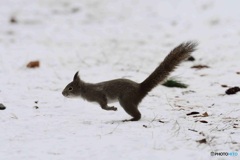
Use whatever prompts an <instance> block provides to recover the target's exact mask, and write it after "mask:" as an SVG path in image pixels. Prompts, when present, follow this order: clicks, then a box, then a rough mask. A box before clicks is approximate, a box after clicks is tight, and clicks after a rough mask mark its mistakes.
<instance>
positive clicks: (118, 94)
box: [62, 41, 197, 121]
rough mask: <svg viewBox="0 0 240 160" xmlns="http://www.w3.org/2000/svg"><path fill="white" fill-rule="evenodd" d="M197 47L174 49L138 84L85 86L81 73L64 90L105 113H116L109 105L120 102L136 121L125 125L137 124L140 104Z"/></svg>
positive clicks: (124, 81)
mask: <svg viewBox="0 0 240 160" xmlns="http://www.w3.org/2000/svg"><path fill="white" fill-rule="evenodd" d="M196 46H197V43H195V42H191V41H189V42H186V43H182V44H180V45H179V46H177V47H176V48H174V49H173V50H172V51H171V52H170V53H169V54H168V55H167V57H166V58H165V59H164V60H163V62H162V63H161V64H160V65H159V66H158V67H157V68H156V69H155V70H154V71H153V73H152V74H150V75H149V76H148V77H147V78H146V79H145V80H144V81H143V82H141V83H137V82H134V81H131V80H129V79H114V80H110V81H105V82H100V83H94V84H92V83H86V82H84V81H82V80H81V78H80V77H79V74H78V72H77V73H75V75H74V78H73V81H72V82H71V83H69V84H68V85H67V86H66V87H65V89H64V90H63V92H62V94H63V96H65V97H67V98H73V97H82V98H83V99H86V100H87V101H90V102H97V103H98V104H99V105H100V106H101V108H102V109H104V110H108V111H109V110H112V111H116V110H117V108H116V107H114V106H108V103H110V102H117V101H118V102H119V103H120V105H121V106H122V107H123V109H124V110H125V111H126V112H127V113H128V114H129V115H130V116H132V117H133V118H131V119H129V120H124V121H138V120H139V119H141V113H140V112H139V110H138V104H139V103H140V102H141V101H142V99H143V98H144V97H145V96H146V95H147V94H148V92H150V91H151V90H152V89H153V88H154V87H156V86H157V85H158V84H159V83H161V82H162V81H163V80H164V79H166V78H167V77H168V76H169V74H170V73H171V72H172V71H174V69H175V68H176V67H177V66H178V65H179V64H180V63H181V62H182V61H183V60H185V59H186V58H188V57H189V56H190V54H191V53H192V52H194V51H195V50H196Z"/></svg>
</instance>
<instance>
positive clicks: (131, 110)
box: [119, 99, 141, 122]
mask: <svg viewBox="0 0 240 160" xmlns="http://www.w3.org/2000/svg"><path fill="white" fill-rule="evenodd" d="M128 102H129V103H128ZM119 103H120V105H121V106H122V107H123V109H124V110H125V111H126V112H127V113H128V114H129V115H130V116H132V117H133V118H131V119H128V120H123V122H127V121H138V120H139V119H141V113H140V112H139V110H138V107H137V105H135V104H133V103H132V102H131V101H125V100H122V99H119Z"/></svg>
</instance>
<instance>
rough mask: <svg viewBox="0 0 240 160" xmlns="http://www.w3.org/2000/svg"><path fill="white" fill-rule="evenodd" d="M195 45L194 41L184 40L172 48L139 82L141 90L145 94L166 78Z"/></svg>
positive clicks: (194, 48)
mask: <svg viewBox="0 0 240 160" xmlns="http://www.w3.org/2000/svg"><path fill="white" fill-rule="evenodd" d="M196 46H197V43H196V42H186V43H182V44H180V45H179V46H177V47H176V48H174V49H173V50H172V51H171V52H170V53H169V54H168V55H167V57H166V58H165V59H164V60H163V62H162V63H161V64H160V65H159V66H158V67H157V68H156V69H155V70H154V72H153V73H152V74H151V75H150V76H149V77H148V78H147V79H145V80H144V81H143V82H142V83H141V84H140V87H141V90H142V92H143V93H145V94H147V93H148V92H150V91H151V90H152V89H153V88H154V87H156V86H157V85H158V84H159V83H161V82H162V81H163V80H164V79H166V78H167V77H168V75H169V74H170V73H171V72H172V71H174V69H175V68H176V67H177V66H178V65H179V64H180V63H181V62H182V61H183V60H185V59H186V58H188V57H189V56H190V54H191V53H192V52H194V51H195V50H196Z"/></svg>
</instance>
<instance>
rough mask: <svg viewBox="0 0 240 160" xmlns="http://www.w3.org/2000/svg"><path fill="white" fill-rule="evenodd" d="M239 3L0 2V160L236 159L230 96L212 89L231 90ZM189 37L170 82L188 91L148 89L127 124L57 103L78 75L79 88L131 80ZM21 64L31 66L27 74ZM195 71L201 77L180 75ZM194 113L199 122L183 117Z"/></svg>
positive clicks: (238, 116)
mask: <svg viewBox="0 0 240 160" xmlns="http://www.w3.org/2000/svg"><path fill="white" fill-rule="evenodd" d="M239 4H240V3H239V1H237V0H232V1H224V0H201V1H200V0H194V1H187V0H183V1H177V0H169V1H158V0H149V1H144V0H129V1H122V0H114V1H113V0H112V1H111V0H103V1H97V0H81V1H77V0H36V1H31V0H18V1H16V0H8V1H7V0H2V1H0V11H1V14H0V22H1V27H0V76H1V78H0V84H1V85H0V103H2V104H4V105H5V106H6V110H1V111H0V144H1V147H0V159H1V160H16V159H24V160H32V159H34V160H35V159H36V160H37V159H39V160H43V159H51V160H55V159H56V160H60V159H62V160H65V159H73V160H74V159H99V160H106V159H116V160H118V159H119V160H120V159H131V160H132V159H149V160H150V159H165V160H167V159H169V160H172V159H195V160H206V159H238V158H239V155H238V156H236V157H226V156H223V157H220V156H215V157H211V156H210V152H212V151H213V152H238V154H240V152H239V149H240V138H239V137H240V129H239V127H240V126H239V125H240V124H239V121H240V108H239V106H240V102H239V94H240V93H237V94H235V95H224V93H225V90H226V89H227V88H223V87H221V85H223V84H225V85H228V86H229V87H234V86H239V84H240V75H239V74H237V72H240V65H239V60H240V54H239V50H240V47H239V46H240V41H239V38H240V29H239V25H240V17H239V15H240V10H239ZM11 18H15V19H16V21H17V23H10V19H11ZM188 40H197V41H198V42H199V47H198V50H197V51H196V52H194V54H193V56H194V57H195V58H196V61H194V62H184V63H183V64H181V65H180V66H179V68H178V69H177V70H176V71H175V72H174V73H173V74H172V75H171V76H172V77H175V78H177V79H178V80H181V81H182V82H184V83H186V84H188V85H189V88H187V89H177V88H166V87H163V86H158V87H157V88H156V89H154V90H153V91H152V92H151V93H150V94H149V96H148V97H146V98H145V99H144V100H143V102H142V103H141V104H140V106H139V109H140V111H141V113H142V116H143V117H142V119H141V120H140V121H138V122H128V123H123V122H121V120H123V119H127V118H130V117H129V115H127V114H126V113H125V112H124V111H123V109H122V108H121V107H120V106H119V104H117V103H116V104H114V106H116V107H117V108H118V111H117V112H113V111H105V110H102V109H101V108H100V107H99V106H98V105H96V104H92V103H89V102H85V101H83V100H81V99H65V98H64V97H63V96H62V95H61V92H62V90H63V88H64V87H65V86H66V85H67V84H68V83H69V82H70V81H71V80H72V78H73V75H74V73H75V72H76V71H78V70H79V73H80V75H81V78H82V79H83V80H85V81H88V82H100V81H104V80H110V79H114V78H120V77H124V78H129V79H131V80H134V81H137V82H141V81H142V80H143V79H144V78H146V77H147V76H148V75H149V74H150V73H151V72H152V71H153V70H154V69H155V67H156V66H157V65H158V64H159V63H160V62H161V61H162V59H163V58H164V57H165V56H166V55H167V54H168V53H169V51H170V50H171V49H173V48H174V47H175V46H177V45H178V44H180V43H181V42H184V41H188ZM32 60H39V61H40V67H39V68H36V69H29V68H26V64H27V63H28V62H30V61H32ZM198 64H203V65H208V66H209V67H210V68H206V69H201V70H197V69H192V68H191V67H192V66H193V65H198ZM36 101H37V102H36ZM35 106H37V107H39V108H38V109H36V107H35ZM193 111H197V112H200V113H201V114H203V113H204V112H207V113H208V115H209V116H208V117H193V116H187V115H186V114H187V113H190V112H193ZM159 120H160V121H163V122H164V123H162V122H159ZM200 120H205V121H208V123H201V122H200ZM193 130H194V131H193ZM201 139H206V141H207V142H206V143H199V142H197V141H199V140H201Z"/></svg>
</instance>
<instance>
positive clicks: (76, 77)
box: [73, 71, 80, 81]
mask: <svg viewBox="0 0 240 160" xmlns="http://www.w3.org/2000/svg"><path fill="white" fill-rule="evenodd" d="M77 80H80V77H79V75H78V71H77V72H76V73H75V75H74V77H73V81H77Z"/></svg>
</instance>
